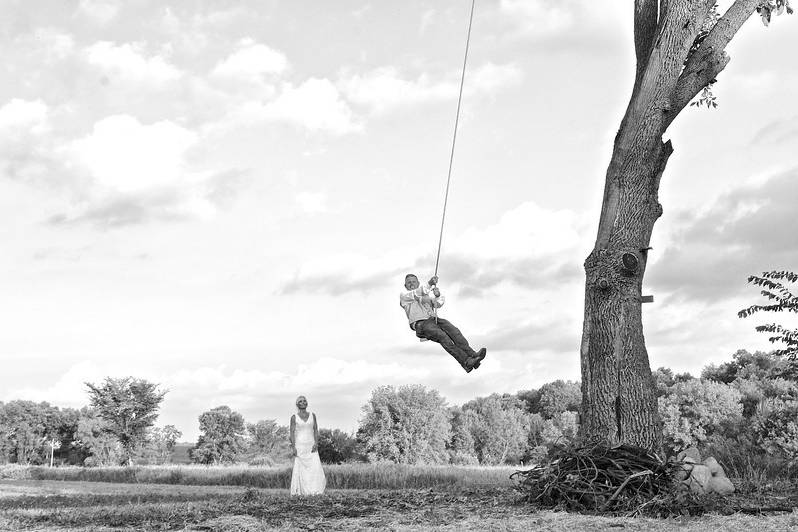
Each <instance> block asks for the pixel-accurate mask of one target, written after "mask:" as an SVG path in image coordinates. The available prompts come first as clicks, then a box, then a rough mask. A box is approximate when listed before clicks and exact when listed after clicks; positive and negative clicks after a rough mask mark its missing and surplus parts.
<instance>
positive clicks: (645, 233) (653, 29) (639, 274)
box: [581, 0, 791, 449]
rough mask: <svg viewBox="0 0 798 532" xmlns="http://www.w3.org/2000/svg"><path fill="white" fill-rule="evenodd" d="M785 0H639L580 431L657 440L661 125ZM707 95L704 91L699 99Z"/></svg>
mask: <svg viewBox="0 0 798 532" xmlns="http://www.w3.org/2000/svg"><path fill="white" fill-rule="evenodd" d="M787 3H788V2H787V0H734V2H732V3H731V6H730V7H729V8H728V9H727V10H726V11H725V12H724V13H723V14H722V15H720V14H719V13H718V12H717V9H718V7H717V4H716V1H715V0H634V1H633V2H631V4H632V6H633V8H634V10H633V11H634V46H635V51H636V57H637V68H636V70H635V78H634V84H633V88H632V96H631V98H630V100H629V105H628V107H627V109H626V113H625V114H624V117H623V119H622V121H621V125H620V129H619V130H618V133H617V135H616V137H615V142H614V146H613V153H612V158H611V159H610V164H609V168H608V169H607V174H606V182H605V186H604V199H603V204H602V209H601V216H600V219H599V227H598V235H597V237H596V243H595V246H594V248H593V251H592V252H591V253H590V255H589V256H588V257H587V260H586V261H585V273H586V283H585V317H584V325H583V333H582V345H581V359H582V397H583V404H582V420H583V423H582V433H583V436H585V437H587V438H588V439H590V440H595V441H600V442H604V443H607V444H616V443H620V442H623V443H631V444H636V445H640V446H642V447H645V448H649V449H659V448H660V447H661V443H662V430H661V427H660V423H659V419H658V415H657V401H656V387H655V385H654V381H653V378H652V375H651V369H650V366H649V362H648V353H647V352H646V346H645V341H644V338H643V325H642V318H641V303H642V298H641V286H642V281H643V274H644V273H645V270H646V259H647V256H648V255H647V251H648V249H650V248H649V241H650V239H651V232H652V230H653V228H654V223H655V222H656V220H657V219H658V218H659V217H660V215H661V214H662V206H661V205H660V203H659V199H658V191H659V186H660V179H661V178H662V174H663V172H664V170H665V165H666V164H667V162H668V158H669V157H670V155H671V153H672V152H673V146H672V144H671V142H670V140H668V141H663V135H664V134H665V132H666V131H667V130H668V127H669V126H670V125H671V124H672V123H673V121H674V119H675V118H676V117H677V116H678V115H679V113H680V112H681V111H682V110H683V109H684V108H685V107H687V105H688V104H689V103H690V102H691V101H693V100H694V98H696V96H698V95H699V94H702V92H703V96H704V101H708V102H710V103H711V102H712V100H711V99H707V97H706V92H705V90H706V89H707V88H708V87H711V85H712V84H713V83H714V82H715V80H716V78H717V76H718V74H720V72H721V71H722V70H723V69H724V68H725V67H726V65H727V64H728V62H729V56H728V55H727V53H726V51H725V49H726V46H727V45H728V44H729V42H730V41H731V40H732V38H733V37H734V36H735V34H736V33H737V32H738V31H739V29H740V28H741V27H742V25H743V23H744V22H745V21H746V20H748V19H749V18H751V16H752V15H753V14H754V13H756V12H759V14H760V15H761V16H762V18H763V20H765V21H766V22H769V21H770V14H771V12H778V13H780V12H781V11H782V10H784V9H786V10H787V11H788V12H791V10H790V9H789V6H788V5H787ZM699 101H700V100H699Z"/></svg>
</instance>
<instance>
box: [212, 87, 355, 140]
mask: <svg viewBox="0 0 798 532" xmlns="http://www.w3.org/2000/svg"><path fill="white" fill-rule="evenodd" d="M258 122H279V123H286V124H291V125H294V126H298V127H301V128H304V129H307V130H309V131H314V132H315V131H319V132H326V133H332V134H334V135H344V134H347V133H353V132H358V131H360V130H362V127H363V126H362V124H360V123H359V122H358V121H357V120H356V118H355V116H354V114H353V113H352V110H351V109H350V108H349V106H348V105H347V103H346V101H344V100H343V99H342V98H341V94H340V93H339V91H338V89H337V88H336V87H335V85H333V83H332V82H330V81H329V80H328V79H323V78H321V79H320V78H310V79H308V80H306V81H304V82H303V83H301V84H300V85H298V86H294V85H293V84H290V83H285V84H283V86H282V87H281V90H280V91H279V93H278V95H277V96H276V97H275V98H274V99H273V100H271V101H267V102H265V103H263V102H261V101H249V102H247V103H245V104H243V105H241V106H239V107H238V108H237V109H235V110H234V111H233V112H232V113H231V114H230V116H228V118H227V120H226V121H225V123H226V124H231V123H232V124H241V123H243V124H255V123H258Z"/></svg>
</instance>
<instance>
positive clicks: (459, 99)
mask: <svg viewBox="0 0 798 532" xmlns="http://www.w3.org/2000/svg"><path fill="white" fill-rule="evenodd" d="M475 2H476V0H471V14H470V15H469V18H468V36H467V37H466V45H465V56H464V57H463V72H462V75H461V76H460V94H459V95H458V96H457V114H456V115H455V119H454V132H453V134H452V151H451V154H450V155H449V172H448V174H447V175H446V193H445V194H444V196H443V215H442V216H441V232H440V236H438V254H437V256H436V257H435V277H437V276H438V264H439V263H440V260H441V244H443V224H444V222H445V221H446V206H447V205H448V203H449V185H450V184H451V182H452V164H453V163H454V147H455V144H456V143H457V125H458V124H459V123H460V104H461V103H462V101H463V84H464V83H465V73H466V64H467V63H468V47H469V44H470V43H471V26H472V25H473V23H474V4H475Z"/></svg>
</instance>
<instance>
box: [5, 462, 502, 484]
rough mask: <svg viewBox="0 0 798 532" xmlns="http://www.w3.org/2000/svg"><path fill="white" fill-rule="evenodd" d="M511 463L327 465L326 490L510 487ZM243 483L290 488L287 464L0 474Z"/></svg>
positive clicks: (20, 469)
mask: <svg viewBox="0 0 798 532" xmlns="http://www.w3.org/2000/svg"><path fill="white" fill-rule="evenodd" d="M515 470H516V468H513V467H467V466H410V465H401V464H341V465H325V466H324V474H325V475H326V476H327V487H328V488H330V489H411V488H437V487H447V488H449V487H452V486H460V487H466V486H511V485H512V482H511V481H510V475H511V474H512V473H513V472H514V471H515ZM4 478H5V479H18V480H62V481H66V480H69V481H84V482H117V483H150V484H178V485H186V486H247V487H253V488H265V489H288V487H289V486H290V484H291V469H290V467H282V468H275V467H257V466H218V467H213V466H210V467H209V466H190V465H180V466H134V467H90V468H88V467H52V468H51V467H38V466H28V467H26V466H0V479H4Z"/></svg>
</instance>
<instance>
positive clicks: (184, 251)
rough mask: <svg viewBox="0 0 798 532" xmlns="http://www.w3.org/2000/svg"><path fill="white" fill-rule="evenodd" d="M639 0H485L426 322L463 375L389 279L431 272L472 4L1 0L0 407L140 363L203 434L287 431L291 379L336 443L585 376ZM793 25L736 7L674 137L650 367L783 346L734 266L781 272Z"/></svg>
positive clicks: (656, 249) (792, 173)
mask: <svg viewBox="0 0 798 532" xmlns="http://www.w3.org/2000/svg"><path fill="white" fill-rule="evenodd" d="M631 4H632V2H631V1H621V0H613V1H611V2H595V1H589V0H572V1H570V2H561V1H557V2H555V1H551V0H539V1H532V0H477V2H476V10H475V14H474V25H473V34H472V39H471V45H470V55H469V60H468V68H467V72H466V78H465V89H464V94H463V102H462V112H461V118H460V126H459V129H458V139H457V146H456V152H455V159H454V166H453V172H452V183H451V190H450V195H449V204H448V209H447V215H446V225H445V230H444V237H443V244H442V252H441V260H440V267H439V276H440V287H441V289H442V291H443V293H444V294H445V295H446V296H447V303H446V306H445V307H444V309H442V312H441V315H442V316H444V317H446V318H447V319H449V320H450V321H452V322H454V323H455V324H456V325H457V326H458V327H459V328H460V329H461V330H462V331H463V333H464V334H465V335H466V336H467V337H468V338H469V339H470V340H471V343H472V344H473V345H474V346H475V347H481V346H486V347H487V348H488V357H487V359H486V360H485V361H484V362H483V364H482V366H481V367H480V368H479V369H478V370H476V371H474V372H472V373H469V374H466V373H464V372H463V371H462V369H461V368H460V367H459V366H458V365H457V364H456V363H455V362H454V361H453V360H452V359H451V358H450V357H449V356H448V355H447V354H446V353H445V352H444V351H443V350H442V349H441V348H440V347H439V346H436V345H434V344H432V343H429V342H427V343H420V342H418V341H417V339H416V338H415V337H414V336H413V333H412V332H411V331H410V330H409V329H408V326H407V322H406V319H405V316H404V313H403V311H402V309H401V308H400V307H399V304H398V295H399V292H400V291H401V289H402V283H403V278H404V274H405V273H407V272H416V273H418V274H419V276H420V277H421V278H422V279H424V280H425V279H426V278H428V277H429V276H430V275H431V274H432V273H433V271H434V266H435V252H436V250H437V244H438V231H439V224H440V220H441V212H442V206H443V199H444V198H443V196H444V187H445V183H446V173H447V167H448V163H449V152H450V149H451V144H450V143H451V140H452V131H453V127H454V120H455V111H456V105H457V93H458V84H459V78H460V68H461V66H462V60H463V51H464V45H465V37H466V30H467V26H468V14H469V8H470V2H467V0H456V1H455V0H407V1H404V2H367V1H363V0H337V1H336V2H324V3H323V7H322V5H321V3H320V2H311V1H307V0H293V1H291V2H287V1H277V0H258V1H254V0H253V1H240V2H233V1H227V0H212V1H205V2H197V1H168V0H167V1H165V0H157V1H156V0H137V1H135V2H122V1H121V0H80V1H76V0H72V1H66V0H65V1H63V2H47V1H44V0H25V1H21V0H17V1H15V0H8V1H7V2H5V3H4V16H3V17H2V19H1V20H0V71H2V76H3V80H4V83H2V84H0V248H1V249H2V253H0V294H2V297H1V298H0V323H2V327H0V362H2V368H3V370H2V372H0V400H2V401H9V400H13V399H29V400H36V401H48V402H50V403H51V404H55V405H58V406H64V407H80V406H83V405H86V404H87V402H88V397H87V394H86V387H85V384H84V383H86V382H92V383H98V382H100V381H102V380H103V379H104V378H105V377H107V376H111V377H124V376H133V377H136V378H144V379H148V380H151V381H153V382H156V383H159V384H160V385H161V387H162V389H166V390H168V393H167V395H166V398H165V400H164V402H163V404H162V408H161V416H160V418H159V420H158V423H159V424H161V425H163V424H173V425H175V426H177V428H178V429H180V430H181V431H182V432H183V439H184V440H187V441H191V440H194V439H195V438H196V437H197V433H198V423H197V417H198V416H199V415H200V414H201V413H202V412H204V411H206V410H209V409H211V408H214V407H216V406H220V405H228V406H230V407H231V408H232V409H234V410H236V411H238V412H241V413H242V414H243V416H244V417H245V418H246V419H247V420H248V421H256V420H259V419H277V420H278V422H281V423H287V421H288V418H289V417H290V415H291V414H292V413H293V411H294V399H295V397H296V396H297V395H299V394H304V395H306V396H307V397H308V400H309V403H310V409H311V410H313V411H315V412H316V413H317V415H318V418H319V422H320V425H321V426H322V427H337V428H342V429H344V430H353V429H355V428H356V427H357V424H358V420H359V418H360V415H361V407H362V405H363V404H364V403H365V402H366V401H367V399H368V397H369V396H370V393H371V391H372V390H373V389H374V388H376V387H377V386H380V385H402V384H423V385H425V386H428V387H430V388H434V389H437V390H439V391H440V393H441V394H442V395H443V396H444V397H445V398H446V399H447V400H448V401H449V403H450V404H461V403H463V402H465V401H468V400H470V399H472V398H474V397H476V396H480V395H487V394H490V393H494V392H499V393H503V392H510V393H514V392H516V391H518V390H522V389H529V388H533V387H538V386H540V385H541V384H543V383H545V382H548V381H552V380H555V379H568V380H577V379H579V340H580V335H581V325H582V315H583V298H584V271H583V268H582V264H583V261H584V259H585V257H586V256H587V255H588V253H589V251H590V249H591V248H592V245H593V242H594V241H595V235H596V230H597V224H598V216H599V212H600V208H601V196H602V190H603V180H604V174H605V171H606V166H607V164H608V162H609V157H610V154H611V146H612V140H613V137H614V135H615V133H616V131H617V128H618V125H619V123H620V119H621V117H622V114H623V111H624V109H625V106H626V103H627V101H628V98H629V94H630V91H631V84H632V81H633V79H632V77H633V73H634V50H633V46H632V24H631V13H632V5H631ZM721 4H722V5H721V7H723V6H724V5H727V4H728V2H722V3H721ZM796 24H798V20H796V19H795V17H789V16H782V17H775V18H774V20H773V22H772V24H771V25H770V27H767V28H766V27H764V26H763V24H762V23H761V22H760V21H759V20H758V19H756V18H754V19H751V20H749V21H748V22H747V23H746V24H745V25H744V27H743V28H742V30H741V31H740V33H739V34H738V35H737V37H736V38H735V40H734V41H733V42H732V44H731V46H730V47H729V48H728V51H729V53H730V55H731V57H732V61H731V63H730V64H729V66H728V67H727V68H726V70H725V71H724V72H723V73H722V74H721V75H720V76H719V80H718V83H717V85H716V87H715V91H714V92H715V95H716V96H717V98H718V103H719V107H718V108H717V109H712V110H708V109H705V108H701V109H697V108H694V107H692V108H688V109H686V110H685V111H684V112H683V113H682V115H681V116H680V117H679V118H678V119H677V120H676V122H675V123H674V125H673V126H672V127H671V128H670V130H669V131H668V133H667V135H666V137H667V138H669V139H671V140H672V142H673V145H674V147H675V153H674V154H673V156H672V157H671V159H670V162H669V165H668V168H667V170H666V172H665V175H664V177H663V179H662V186H661V189H660V200H661V203H662V204H663V207H664V215H663V216H662V218H660V220H659V222H658V223H657V225H656V226H655V229H654V234H653V237H652V241H651V245H652V247H653V250H652V251H651V252H650V255H649V257H650V259H649V265H648V270H647V274H646V278H645V281H644V293H646V294H652V295H654V303H653V304H648V305H646V306H645V307H644V329H645V335H646V343H647V347H648V351H649V357H650V360H651V366H652V368H656V367H659V366H668V367H671V368H673V369H674V370H676V371H689V372H691V373H693V374H696V375H697V374H699V373H700V371H701V368H702V367H704V366H705V365H707V364H710V363H719V362H722V361H725V360H729V359H730V357H731V355H732V354H733V353H734V352H735V351H736V350H738V349H748V350H751V351H753V350H757V349H768V348H770V344H768V343H767V339H766V337H765V336H764V335H761V334H759V333H757V332H755V331H754V327H755V325H757V324H758V323H763V322H767V321H769V318H770V317H769V316H762V317H759V316H756V317H752V318H748V319H746V320H741V319H739V318H738V317H737V315H736V313H737V311H738V310H740V309H741V308H743V307H745V306H747V305H750V304H752V303H755V302H758V301H759V296H758V291H757V290H756V289H755V288H754V287H753V286H751V285H748V284H746V280H747V277H748V276H749V275H751V274H755V273H759V272H762V271H766V270H772V269H793V270H795V269H796V267H798V236H797V235H798V233H797V232H796V230H795V215H794V213H795V206H796V204H798V162H797V161H796V156H795V154H796V153H798V100H796V98H795V95H796V93H797V92H798V62H796V61H794V60H793V59H792V58H791V55H790V54H791V51H793V50H796V49H798V31H796V28H798V26H796ZM784 321H785V323H787V324H788V323H789V322H788V321H787V319H786V318H784Z"/></svg>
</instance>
